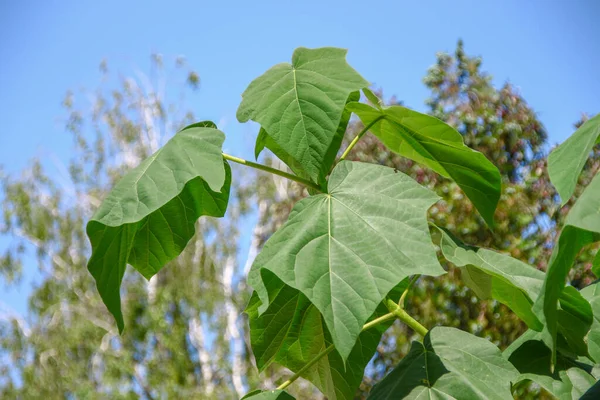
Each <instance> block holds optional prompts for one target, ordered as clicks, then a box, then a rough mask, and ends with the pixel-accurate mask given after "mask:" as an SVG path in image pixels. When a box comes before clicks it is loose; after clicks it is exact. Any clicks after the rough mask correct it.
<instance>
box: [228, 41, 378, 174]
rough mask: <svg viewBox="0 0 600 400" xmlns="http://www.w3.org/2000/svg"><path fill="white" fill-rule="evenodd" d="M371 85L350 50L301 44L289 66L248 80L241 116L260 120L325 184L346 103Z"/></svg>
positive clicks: (310, 172)
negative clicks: (349, 59)
mask: <svg viewBox="0 0 600 400" xmlns="http://www.w3.org/2000/svg"><path fill="white" fill-rule="evenodd" d="M368 84H369V83H368V82H367V81H365V80H364V79H363V78H362V77H361V76H360V75H359V74H358V73H357V72H356V71H355V70H354V69H352V67H350V66H349V65H348V63H347V62H346V50H343V49H336V48H332V47H323V48H319V49H307V48H304V47H300V48H298V49H296V50H295V51H294V54H293V55H292V63H291V64H289V63H282V64H277V65H275V66H274V67H272V68H271V69H269V70H268V71H267V72H265V73H264V74H263V75H261V76H260V77H258V78H256V79H255V80H254V81H252V83H250V86H248V88H247V89H246V91H245V92H244V93H243V94H242V103H241V104H240V106H239V108H238V111H237V118H238V120H239V121H240V122H246V121H248V120H252V121H255V122H258V123H259V124H260V125H261V126H262V127H263V128H264V130H265V132H266V133H267V134H268V135H269V136H271V137H272V138H273V140H274V141H275V142H276V143H277V144H278V146H279V147H281V149H283V150H284V151H285V152H286V153H287V154H289V155H290V157H291V158H292V159H294V160H295V161H296V162H298V163H299V164H300V165H301V166H302V168H303V170H304V171H305V172H306V174H307V175H308V177H309V178H310V179H311V180H313V181H314V182H323V181H324V175H323V173H324V172H329V171H328V168H326V167H325V165H326V163H327V162H328V157H329V156H330V154H331V152H332V151H333V150H331V148H332V144H334V143H335V142H336V140H337V139H336V132H337V129H338V127H339V126H340V121H341V120H342V116H343V114H344V106H345V104H346V101H347V100H348V97H349V96H350V94H351V93H352V92H355V91H358V90H360V89H362V88H364V87H366V86H368ZM334 147H335V146H334ZM335 152H337V149H335ZM325 170H327V171H325Z"/></svg>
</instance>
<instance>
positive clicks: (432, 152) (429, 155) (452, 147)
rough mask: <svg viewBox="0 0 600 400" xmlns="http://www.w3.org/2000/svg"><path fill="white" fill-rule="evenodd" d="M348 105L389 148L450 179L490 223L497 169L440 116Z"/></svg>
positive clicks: (497, 188) (497, 186)
mask: <svg viewBox="0 0 600 400" xmlns="http://www.w3.org/2000/svg"><path fill="white" fill-rule="evenodd" d="M348 108H349V109H350V110H351V111H353V112H354V113H355V114H356V115H358V117H359V118H360V119H361V120H362V122H363V124H365V125H366V126H368V125H371V128H370V129H371V132H373V134H374V135H375V136H377V137H378V138H379V139H381V141H382V142H383V144H385V145H386V146H387V147H388V148H389V149H390V150H392V151H394V152H396V153H398V154H400V155H402V156H404V157H407V158H410V159H411V160H414V161H416V162H418V163H421V164H424V165H426V166H427V167H429V168H431V169H432V170H434V171H435V172H437V173H438V174H440V175H442V176H445V177H448V178H451V179H453V180H454V181H455V182H456V183H457V184H458V186H460V188H461V189H462V190H463V191H464V192H465V194H466V195H467V197H468V198H469V199H470V200H471V202H473V204H474V205H475V207H476V208H477V210H478V211H479V213H480V214H481V216H482V217H483V219H484V220H485V221H486V222H487V224H488V225H489V226H493V225H494V211H495V210H496V205H497V204H498V200H499V199H500V190H501V179H500V172H498V169H497V168H496V167H495V166H494V164H492V163H491V162H490V161H489V160H488V159H487V158H486V157H485V156H484V155H483V154H481V153H479V152H477V151H475V150H473V149H470V148H469V147H467V146H465V144H464V142H463V139H462V136H461V134H460V133H458V132H457V131H456V130H455V129H454V128H452V127H451V126H450V125H448V124H446V123H445V122H443V121H440V120H439V119H437V118H435V117H432V116H429V115H426V114H421V113H419V112H416V111H413V110H409V109H408V108H405V107H401V106H391V107H377V108H376V107H371V106H369V105H366V104H362V103H351V104H348Z"/></svg>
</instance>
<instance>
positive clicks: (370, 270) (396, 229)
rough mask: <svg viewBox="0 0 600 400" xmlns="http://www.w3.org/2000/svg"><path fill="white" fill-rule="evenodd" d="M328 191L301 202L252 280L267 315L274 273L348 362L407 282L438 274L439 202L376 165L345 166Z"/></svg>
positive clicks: (336, 171)
mask: <svg viewBox="0 0 600 400" xmlns="http://www.w3.org/2000/svg"><path fill="white" fill-rule="evenodd" d="M328 190H329V192H328V193H327V194H318V195H315V196H311V197H309V198H306V199H303V200H301V201H299V202H298V203H297V204H296V205H295V206H294V209H293V210H292V213H291V214H290V217H289V219H288V221H287V222H286V223H285V224H284V225H283V226H282V227H281V228H280V229H279V230H278V231H277V232H276V233H275V234H273V236H271V238H270V239H269V240H268V241H267V243H266V244H265V246H264V248H263V250H262V252H261V253H260V254H259V255H258V257H257V258H256V260H255V261H254V264H253V265H252V269H251V270H250V273H249V275H248V281H249V283H250V285H251V286H252V287H254V289H255V290H256V291H257V292H258V295H259V297H260V299H261V302H262V305H261V308H260V309H259V312H260V313H263V312H264V311H265V310H266V309H267V307H268V305H269V298H268V287H267V284H268V282H264V281H263V280H264V277H261V271H262V270H265V269H267V270H270V271H271V272H273V273H274V274H275V275H277V276H278V277H279V279H281V280H282V281H283V282H285V283H286V284H287V285H289V286H291V287H293V288H295V289H298V290H299V291H300V292H302V293H303V294H304V295H305V296H306V297H307V298H308V299H309V300H310V302H311V303H312V304H314V305H315V306H316V307H317V309H318V310H319V311H320V312H321V314H322V315H323V318H324V320H325V323H326V325H327V328H328V329H329V332H330V333H331V335H332V340H333V343H334V344H335V347H336V349H337V350H338V351H339V353H340V355H341V356H342V359H344V360H345V359H347V358H348V355H349V354H350V351H351V350H352V348H353V347H354V344H355V343H356V340H357V338H358V335H359V333H360V331H361V329H362V326H363V325H364V324H365V322H366V321H367V320H368V318H369V317H370V316H371V315H372V314H373V312H375V309H376V308H377V307H378V305H379V303H381V301H382V300H383V298H384V297H385V296H386V295H387V294H388V292H389V291H390V290H391V289H392V288H393V287H395V286H396V285H397V284H398V283H399V282H400V281H402V280H403V279H404V278H406V277H407V276H409V275H415V274H425V275H434V276H435V275H440V274H443V273H444V270H443V269H442V267H441V266H440V265H439V262H438V260H437V257H436V254H435V249H434V247H433V245H432V243H431V237H430V236H429V230H428V228H427V219H426V211H427V209H428V208H429V207H430V206H431V205H432V204H433V203H435V201H437V199H438V197H437V196H436V195H435V194H434V193H432V192H431V191H429V190H427V189H425V188H424V187H422V186H421V185H419V184H418V183H417V182H415V181H414V180H412V179H411V178H410V177H408V176H406V175H404V174H402V173H400V172H398V173H395V171H394V170H393V169H392V168H387V167H383V166H379V165H371V164H363V163H359V162H349V161H342V162H340V163H339V164H338V165H337V166H336V167H335V168H334V170H333V172H332V174H331V177H330V179H329V187H328Z"/></svg>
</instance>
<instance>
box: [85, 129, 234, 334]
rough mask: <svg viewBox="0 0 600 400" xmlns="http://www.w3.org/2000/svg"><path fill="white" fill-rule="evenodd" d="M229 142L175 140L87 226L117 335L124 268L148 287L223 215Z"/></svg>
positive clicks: (92, 267) (208, 136) (93, 265)
mask: <svg viewBox="0 0 600 400" xmlns="http://www.w3.org/2000/svg"><path fill="white" fill-rule="evenodd" d="M224 139H225V135H224V134H223V133H222V132H221V131H219V130H217V129H216V128H214V127H206V126H197V125H196V126H193V127H190V128H187V129H184V130H182V131H180V132H178V133H177V134H176V135H175V136H174V137H173V138H172V139H171V140H169V142H168V143H167V144H165V146H164V147H163V148H161V149H160V150H158V151H157V152H156V153H154V154H153V155H152V156H150V157H149V158H147V159H146V160H144V161H143V162H142V163H141V164H140V165H139V166H138V167H137V168H135V169H133V170H131V171H130V172H128V173H127V174H126V175H125V176H124V177H123V178H122V179H121V180H120V181H119V182H118V183H117V184H116V185H115V187H114V188H113V189H112V191H111V192H110V193H109V194H108V196H107V197H106V198H105V199H104V201H103V202H102V204H101V205H100V207H99V208H98V210H97V211H96V213H95V214H94V216H93V217H92V219H91V220H90V221H89V222H88V224H87V235H88V237H89V238H90V242H91V244H92V255H91V257H90V260H89V262H88V269H89V271H90V272H91V274H92V275H93V276H94V279H95V280H96V286H97V287H98V291H99V292H100V295H101V297H102V300H103V301H104V304H106V306H107V308H108V310H109V311H110V312H111V313H112V315H113V316H114V317H115V319H116V321H117V325H118V327H119V331H122V330H123V315H122V313H121V296H120V293H119V292H120V290H119V289H120V286H121V280H122V279H123V275H124V273H125V267H126V265H127V263H129V264H131V265H132V266H133V267H134V268H135V269H137V270H138V271H139V272H140V273H141V274H142V275H144V276H145V277H146V278H147V279H149V278H150V277H152V276H153V275H154V274H156V273H157V272H158V271H159V270H160V269H161V268H162V267H163V266H164V265H165V263H167V262H168V261H170V260H172V259H174V258H175V257H177V256H178V255H179V254H180V253H181V252H182V251H183V249H184V248H185V246H186V244H187V242H188V241H189V240H190V239H191V238H192V236H193V235H194V224H195V222H196V220H197V219H198V218H199V217H200V216H202V215H209V216H213V217H221V216H223V214H224V213H225V209H226V208H227V202H228V199H229V186H230V180H231V176H230V175H231V174H230V171H229V166H228V165H227V163H225V162H224V161H223V157H222V155H221V146H222V144H223V140H224Z"/></svg>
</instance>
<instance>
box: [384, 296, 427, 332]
mask: <svg viewBox="0 0 600 400" xmlns="http://www.w3.org/2000/svg"><path fill="white" fill-rule="evenodd" d="M384 302H385V305H386V306H387V308H388V310H390V313H392V314H394V316H395V317H396V318H398V319H399V320H400V321H402V322H404V323H405V324H406V325H408V326H409V327H410V328H412V330H413V331H415V332H417V333H418V334H419V335H421V336H423V337H424V336H425V335H427V333H428V332H429V331H428V330H427V328H425V327H424V326H423V325H421V324H420V323H419V321H417V320H416V319H414V318H413V317H411V316H410V315H409V314H408V313H407V312H406V311H404V309H403V308H402V307H400V306H399V305H398V304H396V303H395V302H394V300H392V299H390V298H389V297H386V299H385V300H384Z"/></svg>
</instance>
